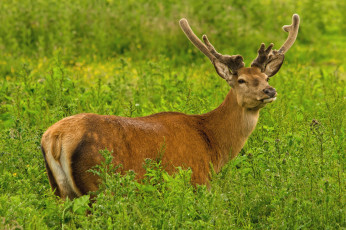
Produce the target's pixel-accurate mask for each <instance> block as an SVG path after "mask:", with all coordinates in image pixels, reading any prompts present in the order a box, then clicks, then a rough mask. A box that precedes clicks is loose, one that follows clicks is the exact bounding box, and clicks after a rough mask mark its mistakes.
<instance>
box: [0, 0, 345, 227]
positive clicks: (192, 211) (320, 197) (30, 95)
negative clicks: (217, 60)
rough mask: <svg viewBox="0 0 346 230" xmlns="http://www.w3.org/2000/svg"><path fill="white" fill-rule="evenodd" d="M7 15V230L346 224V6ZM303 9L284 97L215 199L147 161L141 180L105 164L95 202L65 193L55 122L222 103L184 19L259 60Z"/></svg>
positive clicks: (165, 4) (66, 0) (1, 174)
mask: <svg viewBox="0 0 346 230" xmlns="http://www.w3.org/2000/svg"><path fill="white" fill-rule="evenodd" d="M0 12H1V14H0V229H16V228H17V229H21V228H22V229H140V228H141V229H344V228H346V224H345V211H344V208H345V171H344V166H345V149H344V147H345V141H344V135H345V134H344V132H345V131H344V130H345V121H344V117H345V107H346V106H345V99H344V98H345V89H346V88H345V63H346V33H345V31H346V26H345V25H346V17H345V14H344V12H346V3H345V1H337V0H333V1H323V2H322V1H313V0H303V1H293V0H289V1H282V0H262V1H259V0H253V1H247V2H246V4H245V3H244V2H243V1H235V0H234V1H226V0H223V1H217V2H216V1H215V2H214V1H210V2H201V1H196V0H190V1H187V2H186V3H184V4H181V3H180V2H178V1H173V0H170V1H153V0H149V1H148V0H146V1H143V0H139V1H132V0H130V1H115V0H105V1H103V0H98V1H96V0H88V1H84V0H76V1H70V0H62V1H55V0H36V1H35V3H34V2H33V1H31V0H21V1H14V0H12V1H10V0H4V1H0ZM293 13H298V14H299V15H300V17H301V26H300V32H299V35H298V39H297V41H296V43H295V45H294V46H293V47H292V48H291V50H290V51H289V52H287V54H286V59H285V63H284V65H283V67H282V68H281V70H280V72H279V73H278V74H277V75H276V76H275V77H273V78H272V79H271V82H270V84H271V85H272V86H273V87H275V88H276V90H277V92H278V98H277V100H276V101H275V102H274V103H272V104H270V105H268V106H266V107H265V108H264V109H262V111H261V116H260V120H259V123H258V124H257V128H256V130H255V131H254V132H253V134H252V135H251V136H250V138H249V140H248V141H247V143H246V145H245V147H244V148H243V150H242V151H241V153H240V154H239V156H238V157H237V158H236V159H235V160H233V161H231V162H229V163H228V164H227V165H226V166H225V167H224V169H223V170H222V171H221V173H219V174H218V175H213V179H212V182H211V189H210V191H209V190H208V189H207V188H206V187H205V186H199V187H197V188H194V187H193V186H192V185H191V184H190V183H189V178H190V176H191V171H189V170H187V171H184V170H179V171H178V173H177V174H176V175H173V176H170V175H167V173H165V172H164V171H162V170H161V167H160V164H159V163H155V162H147V163H146V168H147V176H146V180H145V181H144V183H142V184H139V183H137V182H136V181H135V180H134V174H133V173H129V174H126V175H123V176H120V175H118V174H115V173H112V172H113V171H114V169H112V168H107V167H104V168H103V169H101V172H99V173H100V175H101V177H102V178H103V179H104V184H103V186H102V189H101V191H100V193H99V194H98V196H97V200H96V202H95V203H94V205H93V206H92V208H89V206H88V201H89V197H88V196H83V197H81V198H78V199H75V200H73V201H69V200H67V201H62V200H60V199H59V198H57V197H55V196H54V194H53V192H52V191H51V189H50V186H49V182H48V177H47V174H46V172H45V168H44V160H43V157H42V153H41V151H40V139H41V136H42V134H43V132H44V131H45V130H46V129H47V128H48V127H49V126H50V125H52V124H53V123H55V122H57V121H58V120H60V119H62V118H64V117H66V116H69V115H73V114H77V113H82V112H91V113H98V114H113V115H120V116H128V117H136V116H145V115H149V114H152V113H156V112H161V111H179V112H184V113H187V114H202V113H205V112H208V111H210V110H212V109H214V108H216V107H217V106H218V105H219V104H220V103H221V102H222V101H223V99H224V97H225V96H226V94H227V92H228V90H229V86H228V85H227V84H226V82H224V81H223V80H222V79H221V78H220V77H218V76H217V74H216V73H215V71H214V68H213V66H212V65H211V64H210V62H209V60H207V58H205V57H204V56H203V54H201V53H200V52H199V51H198V50H197V49H196V48H194V47H193V46H192V45H191V44H190V42H189V41H188V40H187V38H186V37H185V35H184V34H183V32H181V30H180V27H179V25H178V21H179V19H180V18H182V17H186V18H187V19H188V20H189V22H190V25H191V27H192V28H193V29H194V31H195V32H196V34H198V35H199V36H201V35H202V34H203V33H206V34H207V35H208V38H209V39H210V41H211V42H212V43H213V44H214V45H215V47H216V48H217V49H218V51H220V52H221V53H228V54H241V55H243V57H244V59H245V63H246V65H247V66H249V64H250V63H251V61H252V60H253V59H254V58H255V57H256V55H257V54H256V51H257V49H258V47H259V45H260V43H261V42H265V43H266V44H269V43H270V42H273V43H274V44H275V46H274V48H279V47H280V45H281V44H282V43H283V42H284V41H285V39H286V36H287V34H286V33H284V32H283V31H282V30H281V27H282V26H283V25H286V24H290V22H291V16H292V14H293ZM104 154H105V156H106V158H107V159H108V157H109V155H108V154H107V152H105V153H104ZM106 163H107V162H106ZM106 163H105V164H106ZM87 209H89V212H90V215H85V213H86V210H87Z"/></svg>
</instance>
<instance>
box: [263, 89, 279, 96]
mask: <svg viewBox="0 0 346 230" xmlns="http://www.w3.org/2000/svg"><path fill="white" fill-rule="evenodd" d="M263 92H264V93H265V94H267V95H268V96H269V97H275V95H276V90H275V89H274V88H273V87H269V88H265V89H264V90H263Z"/></svg>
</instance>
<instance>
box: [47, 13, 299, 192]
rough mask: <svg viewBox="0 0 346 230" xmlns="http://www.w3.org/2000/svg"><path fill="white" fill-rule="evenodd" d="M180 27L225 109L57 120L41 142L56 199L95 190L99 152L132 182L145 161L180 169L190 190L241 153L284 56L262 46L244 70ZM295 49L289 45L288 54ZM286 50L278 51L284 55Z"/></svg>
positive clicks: (272, 97) (270, 98)
mask: <svg viewBox="0 0 346 230" xmlns="http://www.w3.org/2000/svg"><path fill="white" fill-rule="evenodd" d="M297 20H299V18H298V19H297ZM298 22H299V21H298ZM180 23H181V27H182V29H183V31H184V32H185V33H186V35H187V36H188V38H189V39H190V40H191V41H192V43H193V44H194V45H195V46H196V47H197V48H199V49H200V50H201V51H202V52H203V53H204V54H206V55H207V56H208V58H209V59H210V60H211V62H212V63H213V64H214V66H215V69H216V71H217V73H218V74H219V75H220V76H221V77H222V78H224V79H225V80H226V81H227V82H228V84H229V85H230V86H231V87H232V88H231V90H230V91H229V93H228V95H227V96H226V98H225V100H224V101H223V103H222V104H221V105H220V106H219V107H218V108H216V109H215V110H213V111H211V112H209V113H206V114H203V115H186V114H183V113H176V112H163V113H158V114H154V115H150V116H146V117H138V118H126V117H118V116H105V115H96V114H78V115H74V116H71V117H67V118H64V119H62V120H61V121H59V122H57V123H55V124H54V125H52V126H51V127H50V128H49V129H48V130H47V131H46V132H45V133H44V135H43V137H42V141H41V147H42V152H43V155H44V158H45V162H46V168H47V173H48V177H49V181H50V184H51V187H52V189H53V190H55V193H56V195H58V196H60V197H62V198H65V197H69V198H74V197H78V196H81V195H84V194H87V193H88V192H90V191H95V190H97V189H98V184H99V180H98V177H97V176H95V175H94V174H92V173H91V172H88V170H89V169H91V168H92V167H94V166H95V165H97V164H100V163H101V162H102V161H103V157H102V155H101V154H100V152H99V151H100V150H104V149H107V150H109V151H111V152H112V155H113V157H114V158H113V162H112V163H114V164H121V165H122V170H123V171H128V170H134V171H135V172H136V173H137V177H138V178H142V177H143V175H144V173H145V169H144V168H143V163H144V160H145V159H146V158H151V159H160V160H161V161H162V165H163V167H164V169H165V170H167V171H168V172H169V173H173V172H174V171H175V168H176V167H178V166H181V167H183V168H191V169H192V172H193V174H192V182H193V183H194V184H208V181H209V179H210V178H209V175H210V170H211V168H210V165H212V166H213V167H214V168H213V170H214V171H215V172H216V173H218V172H219V171H220V170H221V168H222V166H223V165H225V164H226V163H227V162H228V161H229V160H231V159H233V158H234V157H236V156H237V154H238V153H239V152H240V150H241V149H242V147H243V146H244V144H245V142H246V140H247V138H248V137H249V136H250V134H251V132H252V131H253V130H254V128H255V126H256V124H257V121H258V117H259V111H260V109H261V108H262V107H264V106H265V105H266V104H267V103H270V102H272V101H274V100H275V98H276V91H275V89H274V88H272V87H271V86H269V84H268V82H267V81H268V77H270V76H272V75H273V73H274V74H275V73H276V72H277V71H278V68H280V66H281V64H282V61H283V54H282V53H279V54H278V55H276V54H277V53H276V51H274V52H273V51H271V47H272V45H271V46H269V47H268V48H267V49H266V50H264V45H263V44H262V46H261V48H260V49H259V51H258V57H257V59H255V60H254V62H253V63H252V64H253V65H252V67H250V68H246V67H244V63H243V62H242V57H241V56H239V55H234V56H228V55H221V54H219V53H217V52H216V50H215V49H214V47H213V46H212V45H211V44H210V43H209V41H208V39H207V38H206V36H204V37H203V39H204V42H205V45H204V44H203V43H202V42H201V41H200V40H199V39H198V40H196V37H195V35H194V34H193V32H192V30H191V28H190V27H189V26H188V24H187V21H186V20H184V19H183V20H181V22H180ZM296 24H297V23H296ZM295 31H297V28H296V29H295ZM295 36H296V34H295ZM288 40H289V39H288ZM293 42H294V41H293ZM293 42H292V39H291V40H290V41H289V46H291V45H292V44H293ZM286 43H287V42H286ZM286 43H285V44H286ZM285 44H284V46H282V47H281V49H283V50H288V49H289V47H286V46H285ZM281 49H280V50H281ZM272 53H273V55H272V56H269V54H272ZM273 63H274V64H273ZM267 67H270V68H267ZM210 163H211V164H210Z"/></svg>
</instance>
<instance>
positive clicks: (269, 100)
mask: <svg viewBox="0 0 346 230" xmlns="http://www.w3.org/2000/svg"><path fill="white" fill-rule="evenodd" d="M275 100H276V97H271V98H265V99H262V100H260V101H261V102H263V103H271V102H273V101H275Z"/></svg>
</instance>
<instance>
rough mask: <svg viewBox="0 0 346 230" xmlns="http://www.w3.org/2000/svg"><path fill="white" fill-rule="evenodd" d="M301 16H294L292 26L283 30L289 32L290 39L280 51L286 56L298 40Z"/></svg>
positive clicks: (284, 27) (287, 26)
mask: <svg viewBox="0 0 346 230" xmlns="http://www.w3.org/2000/svg"><path fill="white" fill-rule="evenodd" d="M299 21H300V20H299V15H298V14H293V16H292V24H291V25H286V26H283V27H282V29H283V30H284V31H286V32H288V38H287V40H286V41H285V43H284V44H283V45H282V46H281V48H280V49H279V53H283V54H285V53H286V52H287V51H288V50H289V49H290V48H291V46H292V45H293V43H294V42H295V41H296V39H297V35H298V29H299Z"/></svg>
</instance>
